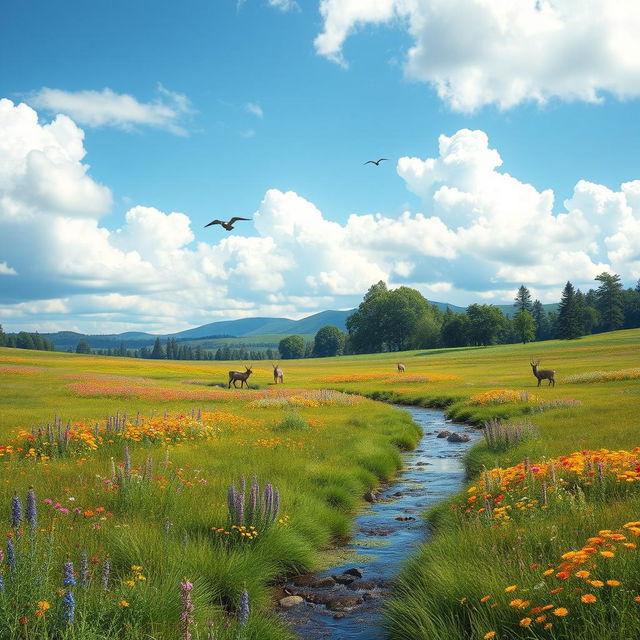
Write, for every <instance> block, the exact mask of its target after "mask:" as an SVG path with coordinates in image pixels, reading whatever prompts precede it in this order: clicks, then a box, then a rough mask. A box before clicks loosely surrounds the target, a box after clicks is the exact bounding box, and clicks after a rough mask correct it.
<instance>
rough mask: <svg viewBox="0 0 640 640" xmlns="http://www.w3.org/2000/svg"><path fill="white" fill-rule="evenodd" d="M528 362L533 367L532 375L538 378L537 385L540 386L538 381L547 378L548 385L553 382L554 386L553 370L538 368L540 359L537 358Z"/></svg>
mask: <svg viewBox="0 0 640 640" xmlns="http://www.w3.org/2000/svg"><path fill="white" fill-rule="evenodd" d="M529 364H530V365H531V368H532V369H533V375H534V376H535V377H536V378H538V386H540V383H541V382H542V381H543V380H548V381H549V385H548V386H549V387H550V386H551V383H553V386H554V387H555V386H556V381H555V379H554V377H553V376H554V375H555V374H556V372H555V371H551V369H538V365H539V364H540V360H537V361H536V362H534V361H533V360H532V361H531V362H529Z"/></svg>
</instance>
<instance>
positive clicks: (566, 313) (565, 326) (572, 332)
mask: <svg viewBox="0 0 640 640" xmlns="http://www.w3.org/2000/svg"><path fill="white" fill-rule="evenodd" d="M582 311H583V308H582V307H581V306H580V299H579V298H578V299H576V290H575V289H574V287H573V285H572V284H571V282H567V284H566V285H565V286H564V289H563V290H562V298H561V299H560V305H559V307H558V317H557V319H556V335H557V337H558V338H562V339H563V340H573V339H574V338H579V337H580V336H581V335H583V334H584V324H583V321H582Z"/></svg>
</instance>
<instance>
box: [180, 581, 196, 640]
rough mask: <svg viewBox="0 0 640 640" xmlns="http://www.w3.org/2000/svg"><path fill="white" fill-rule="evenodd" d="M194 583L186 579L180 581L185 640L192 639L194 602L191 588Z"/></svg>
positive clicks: (181, 617) (183, 636)
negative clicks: (190, 628)
mask: <svg viewBox="0 0 640 640" xmlns="http://www.w3.org/2000/svg"><path fill="white" fill-rule="evenodd" d="M192 589H193V584H192V583H191V582H188V581H187V580H185V581H184V582H181V583H180V603H181V613H180V621H181V626H182V638H183V640H191V633H190V631H189V627H190V626H191V625H192V624H193V610H194V609H195V607H194V606H193V602H192V601H191V590H192Z"/></svg>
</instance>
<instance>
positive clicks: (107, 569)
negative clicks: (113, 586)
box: [102, 558, 111, 591]
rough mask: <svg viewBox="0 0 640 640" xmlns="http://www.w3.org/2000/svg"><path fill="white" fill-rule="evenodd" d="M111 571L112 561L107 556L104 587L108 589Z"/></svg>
mask: <svg viewBox="0 0 640 640" xmlns="http://www.w3.org/2000/svg"><path fill="white" fill-rule="evenodd" d="M110 572H111V561H110V560H109V558H107V559H106V560H105V561H104V566H103V567H102V588H103V589H104V591H106V590H107V589H108V588H109V573H110Z"/></svg>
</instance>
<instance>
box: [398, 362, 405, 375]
mask: <svg viewBox="0 0 640 640" xmlns="http://www.w3.org/2000/svg"><path fill="white" fill-rule="evenodd" d="M398 373H404V365H403V364H402V362H398Z"/></svg>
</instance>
